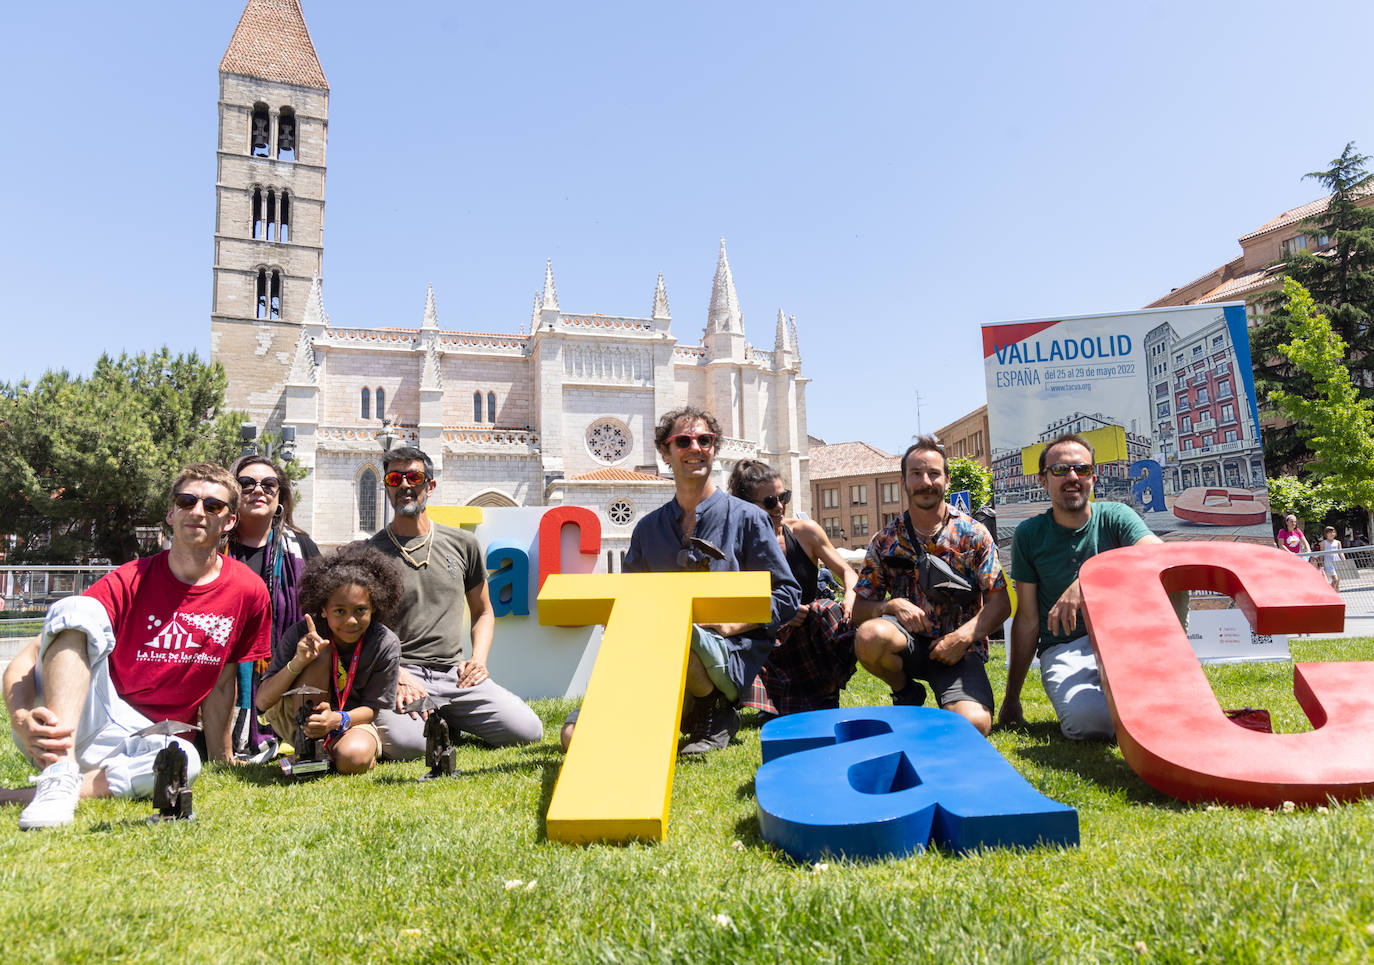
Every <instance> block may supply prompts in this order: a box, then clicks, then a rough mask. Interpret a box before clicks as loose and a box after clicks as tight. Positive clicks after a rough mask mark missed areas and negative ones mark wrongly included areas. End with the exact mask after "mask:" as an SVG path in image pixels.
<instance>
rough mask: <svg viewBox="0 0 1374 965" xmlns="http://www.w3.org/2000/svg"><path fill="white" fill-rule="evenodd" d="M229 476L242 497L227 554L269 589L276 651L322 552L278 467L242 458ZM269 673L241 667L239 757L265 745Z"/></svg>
mask: <svg viewBox="0 0 1374 965" xmlns="http://www.w3.org/2000/svg"><path fill="white" fill-rule="evenodd" d="M229 472H230V474H231V475H233V477H234V478H235V479H236V480H237V481H238V484H239V489H240V490H241V491H242V494H243V495H242V496H241V497H240V498H239V521H238V525H237V526H236V527H235V528H234V530H233V531H232V532H231V533H230V534H229V546H228V553H229V555H230V556H232V557H233V558H234V559H236V560H239V561H240V562H242V563H244V564H245V565H246V566H247V567H248V568H249V569H251V570H252V571H253V572H254V573H256V574H258V576H259V577H261V579H262V581H263V582H264V583H265V584H267V595H268V596H269V597H270V598H271V600H272V643H273V644H274V645H275V644H276V642H277V641H278V640H279V639H281V635H282V634H283V633H285V632H286V630H287V628H288V627H291V626H293V625H294V624H296V623H297V622H299V621H300V619H301V613H300V608H299V607H298V606H297V604H296V594H297V592H298V588H299V584H300V580H301V574H302V573H304V572H305V564H306V561H307V560H312V559H314V558H315V557H317V556H319V555H320V548H319V547H318V546H316V545H315V541H314V540H312V539H311V538H310V537H309V536H308V535H307V534H306V533H305V531H304V530H302V529H300V528H299V527H297V526H296V524H295V522H294V521H293V520H292V518H291V509H292V507H293V505H294V500H293V498H292V494H291V481H290V480H289V479H287V478H286V473H285V472H283V471H282V469H281V467H280V466H278V465H277V464H276V463H274V462H273V461H272V460H271V459H268V458H267V457H266V456H259V455H248V456H242V457H240V458H239V460H238V461H237V462H235V463H234V465H233V467H232V468H231V469H230V470H229ZM264 663H265V661H264ZM265 669H266V667H265V666H264V667H255V666H254V665H253V664H252V663H243V664H240V665H239V694H238V716H237V717H236V718H235V720H234V751H235V753H239V754H248V755H249V756H252V755H254V754H256V753H258V751H259V745H260V744H262V738H263V736H264V735H262V734H260V733H259V728H258V723H257V720H256V716H255V715H254V713H253V711H252V707H253V698H254V697H255V696H256V692H257V689H258V681H259V680H260V678H261V676H262V671H263V670H265ZM279 736H281V735H279Z"/></svg>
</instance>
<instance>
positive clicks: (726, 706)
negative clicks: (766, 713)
mask: <svg viewBox="0 0 1374 965" xmlns="http://www.w3.org/2000/svg"><path fill="white" fill-rule="evenodd" d="M695 711H696V713H695V715H694V720H693V722H692V730H691V731H690V732H689V733H688V734H687V741H686V743H684V744H683V745H682V747H680V748H679V749H678V753H679V754H680V755H682V756H684V757H686V756H688V755H692V754H705V753H706V752H707V751H718V750H720V749H721V748H722V747H728V746H729V744H730V738H732V737H734V736H735V731H737V730H739V711H737V710H735V708H734V707H733V706H731V704H730V702H729V701H728V700H726V699H725V695H724V694H722V693H720V692H719V691H716V692H715V693H713V694H712V695H711V696H710V697H707V698H705V699H703V700H698V701H697V706H696V708H695Z"/></svg>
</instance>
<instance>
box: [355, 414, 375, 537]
mask: <svg viewBox="0 0 1374 965" xmlns="http://www.w3.org/2000/svg"><path fill="white" fill-rule="evenodd" d="M363 391H367V390H366V389H364V390H363ZM358 529H360V530H361V531H362V532H364V533H375V532H376V531H377V529H378V526H377V474H376V473H375V472H373V471H372V468H371V467H368V468H367V469H364V470H363V474H362V475H361V476H359V477H358Z"/></svg>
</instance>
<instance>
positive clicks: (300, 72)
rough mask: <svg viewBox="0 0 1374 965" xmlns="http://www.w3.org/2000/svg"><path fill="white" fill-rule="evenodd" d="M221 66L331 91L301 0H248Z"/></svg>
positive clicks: (285, 82) (265, 77)
mask: <svg viewBox="0 0 1374 965" xmlns="http://www.w3.org/2000/svg"><path fill="white" fill-rule="evenodd" d="M219 69H220V70H222V71H225V72H226V73H230V74H246V75H248V76H249V77H261V78H262V79H263V80H275V81H278V82H279V83H283V84H294V85H296V86H297V87H316V88H319V89H320V90H329V82H328V81H327V80H325V79H324V69H323V68H322V67H320V58H319V57H318V56H317V55H316V53H315V44H314V43H313V42H312V41H311V39H310V28H309V27H307V26H306V25H305V15H304V14H303V13H301V5H300V0H248V5H247V6H246V7H244V8H243V16H242V17H240V18H239V25H238V26H237V27H236V28H235V29H234V36H233V39H231V40H230V41H229V49H228V50H226V51H225V52H224V59H223V60H222V61H220V64H219Z"/></svg>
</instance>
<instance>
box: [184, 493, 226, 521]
mask: <svg viewBox="0 0 1374 965" xmlns="http://www.w3.org/2000/svg"><path fill="white" fill-rule="evenodd" d="M196 503H204V504H205V511H206V512H207V513H209V514H210V515H211V516H223V515H224V512H225V510H227V509H228V508H229V502H228V501H227V500H224V499H220V498H219V497H218V496H193V495H191V494H190V493H175V494H174V495H173V496H172V505H174V506H176V508H177V509H195V507H196Z"/></svg>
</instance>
